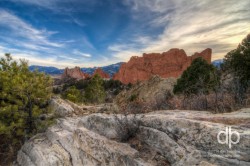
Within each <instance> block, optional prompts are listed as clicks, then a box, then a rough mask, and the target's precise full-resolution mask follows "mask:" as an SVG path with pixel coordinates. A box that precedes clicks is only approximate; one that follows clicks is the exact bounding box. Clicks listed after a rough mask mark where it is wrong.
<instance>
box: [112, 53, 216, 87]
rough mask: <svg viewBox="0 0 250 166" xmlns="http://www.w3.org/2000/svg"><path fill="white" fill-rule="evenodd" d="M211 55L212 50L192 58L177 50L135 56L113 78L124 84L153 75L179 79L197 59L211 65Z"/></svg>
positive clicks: (143, 79) (146, 78) (196, 54)
mask: <svg viewBox="0 0 250 166" xmlns="http://www.w3.org/2000/svg"><path fill="white" fill-rule="evenodd" d="M211 54H212V50H211V49H210V48H207V49H205V50H204V51H202V52H201V53H195V54H194V55H192V56H187V54H186V53H185V51H184V50H182V49H177V48H174V49H170V50H169V51H167V52H163V53H161V54H160V53H150V54H145V53H144V54H143V56H142V57H137V56H133V57H131V58H130V60H129V61H128V62H127V63H123V64H122V65H121V67H120V70H119V71H118V72H117V73H116V74H115V75H114V77H113V78H114V79H115V80H120V81H121V82H122V83H124V84H128V83H132V84H134V83H136V82H138V81H145V80H148V79H149V78H150V77H152V76H153V75H159V76H160V77H162V78H168V77H175V78H177V77H179V76H180V75H181V74H182V72H183V71H184V70H186V68H187V67H188V66H190V64H191V63H192V61H193V60H194V59H195V58H197V57H202V58H204V59H205V60H206V61H207V62H209V63H211Z"/></svg>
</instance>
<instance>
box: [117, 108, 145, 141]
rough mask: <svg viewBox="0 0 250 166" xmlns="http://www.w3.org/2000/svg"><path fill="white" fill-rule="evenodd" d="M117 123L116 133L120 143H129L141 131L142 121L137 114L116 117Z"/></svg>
mask: <svg viewBox="0 0 250 166" xmlns="http://www.w3.org/2000/svg"><path fill="white" fill-rule="evenodd" d="M114 117H115V120H116V122H117V124H118V125H117V126H116V133H117V137H118V140H119V141H120V142H128V141H129V140H130V139H132V138H134V137H135V136H136V134H137V132H138V130H139V129H140V126H141V121H140V118H141V117H139V116H138V115H137V114H131V115H129V114H127V113H124V114H123V115H120V117H119V115H114Z"/></svg>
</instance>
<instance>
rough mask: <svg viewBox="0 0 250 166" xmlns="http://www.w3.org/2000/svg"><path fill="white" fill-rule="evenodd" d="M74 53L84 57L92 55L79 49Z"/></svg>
mask: <svg viewBox="0 0 250 166" xmlns="http://www.w3.org/2000/svg"><path fill="white" fill-rule="evenodd" d="M73 54H75V55H80V56H82V57H85V58H90V57H92V55H90V54H88V53H83V52H80V51H79V50H76V49H75V50H73Z"/></svg>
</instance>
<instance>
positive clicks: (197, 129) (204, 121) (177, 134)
mask: <svg viewBox="0 0 250 166" xmlns="http://www.w3.org/2000/svg"><path fill="white" fill-rule="evenodd" d="M139 120H140V121H141V126H140V129H139V131H138V133H137V136H136V137H137V138H138V140H139V141H140V142H142V143H143V144H144V145H146V146H147V148H149V149H151V150H152V151H154V152H155V154H157V155H155V156H158V157H161V158H163V159H164V160H167V161H168V162H169V163H170V165H203V166H211V165H225V166H226V165H232V166H235V165H250V130H249V129H250V109H243V110H240V111H237V112H233V113H227V114H211V113H208V112H201V111H178V110H174V111H157V112H152V113H149V114H145V115H144V116H143V117H142V118H141V119H139ZM220 121H221V122H222V123H220ZM117 125H118V124H117V121H115V119H114V116H113V115H106V114H92V115H89V116H85V117H68V118H62V119H59V120H58V123H57V124H56V125H55V126H53V127H50V128H49V129H48V130H47V132H46V133H44V134H39V135H36V136H35V137H33V138H32V139H30V140H29V141H28V142H26V143H25V145H24V146H23V147H22V149H21V150H20V151H19V153H18V157H17V161H16V165H21V166H33V165H36V166H57V165H58V166H59V165H66V166H70V165H73V166H81V165H87V166H91V165H93V166H102V165H103V166H106V165H110V166H123V165H124V166H125V165H126V166H139V165H145V166H146V165H157V164H158V165H162V164H159V163H157V162H152V161H153V160H154V161H156V159H154V158H156V157H155V156H150V159H147V160H146V159H145V158H143V157H141V155H140V153H141V151H139V150H138V149H134V148H132V146H130V145H129V144H127V143H120V142H117V141H115V139H116V138H117V133H116V127H117ZM227 126H232V130H233V131H237V132H239V133H240V142H239V143H238V144H237V145H232V149H229V147H228V145H226V144H219V143H218V142H217V134H218V132H219V131H221V130H225V127H227Z"/></svg>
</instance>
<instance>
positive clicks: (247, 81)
mask: <svg viewBox="0 0 250 166" xmlns="http://www.w3.org/2000/svg"><path fill="white" fill-rule="evenodd" d="M222 68H223V70H224V71H225V72H226V73H228V74H230V75H231V77H232V78H233V82H232V89H233V91H234V92H233V93H234V96H235V101H236V103H238V104H240V105H242V104H243V102H244V99H245V98H246V92H247V90H248V88H249V87H250V34H249V35H247V37H246V38H244V39H243V41H242V42H241V43H240V44H239V46H238V47H237V48H236V49H235V50H232V51H230V52H229V53H228V54H227V55H226V56H225V58H224V64H223V66H222Z"/></svg>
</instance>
